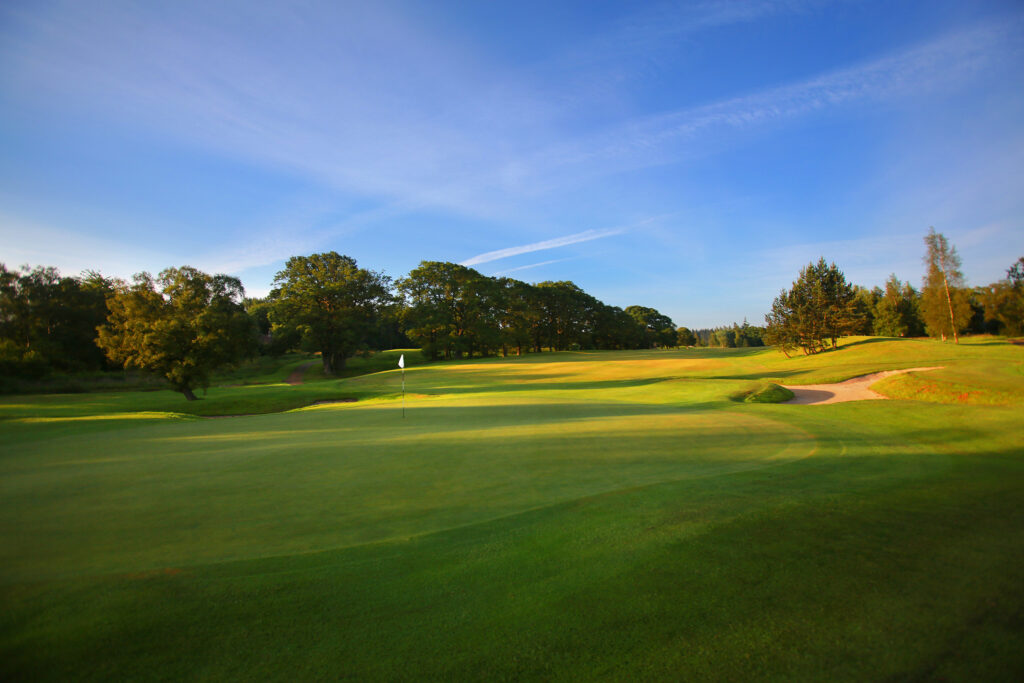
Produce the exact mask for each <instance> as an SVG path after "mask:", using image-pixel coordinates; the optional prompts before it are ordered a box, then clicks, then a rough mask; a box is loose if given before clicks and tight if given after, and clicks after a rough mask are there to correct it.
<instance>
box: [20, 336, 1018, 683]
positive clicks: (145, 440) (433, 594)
mask: <svg viewBox="0 0 1024 683" xmlns="http://www.w3.org/2000/svg"><path fill="white" fill-rule="evenodd" d="M851 342H853V343H848V344H846V345H844V347H843V348H842V349H840V350H839V351H837V352H829V353H826V354H822V355H821V356H816V357H811V358H803V357H801V358H794V359H792V360H788V361H787V360H786V359H784V358H783V357H782V356H781V354H777V353H775V352H772V351H770V350H769V351H765V350H735V351H719V350H700V351H683V350H681V351H671V352H664V351H658V352H644V353H604V354H601V353H575V354H544V355H542V356H528V357H524V358H522V359H506V360H487V361H472V362H466V363H457V364H435V365H423V366H419V367H415V368H411V369H409V370H408V371H407V372H406V379H407V385H408V388H409V395H408V397H407V399H408V400H407V405H406V417H405V418H404V419H403V418H402V417H401V415H402V413H401V406H400V404H399V397H400V379H401V375H400V373H398V372H397V371H388V372H383V373H379V374H373V375H363V376H360V377H353V378H350V379H345V380H342V381H340V382H335V381H325V382H317V383H314V384H312V385H308V386H302V387H285V386H281V387H272V386H268V387H227V388H222V389H218V390H217V393H215V391H214V390H211V392H210V398H208V399H207V400H206V401H201V402H197V403H202V404H205V405H213V406H215V407H216V406H221V407H233V406H236V405H239V404H240V403H241V402H244V401H252V402H253V403H256V404H259V403H260V402H261V401H266V402H267V404H273V403H274V402H275V401H281V402H282V403H285V402H286V400H285V399H284V398H282V397H283V396H286V395H288V392H292V393H293V395H301V396H302V397H303V399H306V398H309V397H310V396H311V395H314V394H315V393H316V391H319V389H316V387H317V386H318V385H321V384H322V385H324V386H330V387H332V389H331V390H332V391H336V393H337V394H338V395H342V394H345V395H356V394H358V395H360V396H363V397H364V400H362V401H360V402H358V403H355V404H335V405H324V406H317V407H313V408H305V409H301V410H297V411H293V412H288V413H282V414H272V415H259V416H255V417H242V418H228V419H221V420H207V419H201V418H197V417H194V416H187V415H182V414H181V413H180V412H177V411H176V408H178V407H180V406H181V404H182V403H184V402H183V401H179V399H178V398H177V397H174V396H173V395H166V396H161V395H159V392H147V393H145V394H134V395H126V396H124V397H112V396H110V395H107V394H103V395H90V396H49V397H39V396H33V397H17V399H16V400H14V399H12V400H6V399H5V400H4V401H3V402H0V416H3V419H0V438H2V441H0V536H2V538H3V539H4V543H3V544H2V545H0V558H2V561H0V675H2V676H3V677H4V678H5V679H34V680H38V679H49V680H67V679H76V680H79V679H92V680H99V679H102V680H109V679H125V678H161V679H182V678H185V679H192V678H204V679H235V680H250V679H257V678H258V679H288V680H294V679H296V678H298V679H310V678H331V679H334V678H354V679H396V680H401V679H406V680H410V679H411V680H424V679H427V680H437V679H445V680H465V679H487V680H508V679H544V680H549V679H578V680H592V679H595V678H602V679H623V680H626V679H628V680H636V679H664V680H680V679H729V680H746V679H752V678H754V679H765V678H773V679H780V680H781V679H785V680H792V679H818V680H824V679H827V680H864V679H900V680H902V679H910V680H916V679H929V680H930V679H947V680H980V679H985V680H1013V679H1019V678H1020V676H1021V674H1022V673H1024V632H1022V629H1024V509H1022V507H1021V505H1020V500H1022V495H1024V449H1022V446H1021V442H1020V433H1021V427H1022V419H1021V417H1020V410H1019V406H1018V405H1016V404H1015V403H1013V404H1010V405H982V404H980V403H978V402H974V403H966V404H957V405H943V404H938V403H929V402H927V401H921V400H899V401H869V402H862V403H846V404H835V405H825V406H791V405H771V404H757V403H747V402H736V401H735V400H733V399H734V397H735V396H738V395H750V396H753V395H757V394H758V393H759V392H765V391H766V390H770V384H772V383H775V382H778V381H783V380H784V381H785V382H786V383H792V384H800V383H818V382H825V381H834V380H838V379H847V378H849V377H853V376H857V375H863V374H867V373H869V372H874V371H878V370H885V369H896V368H905V367H914V366H921V365H944V366H945V367H946V370H943V371H935V372H934V373H929V374H928V375H921V376H919V378H929V379H930V377H931V375H932V374H935V375H939V373H947V374H945V375H942V376H940V377H939V379H940V381H955V382H959V383H963V384H964V385H965V386H970V387H975V388H976V390H978V391H988V392H1000V393H1003V394H1008V395H1009V396H1010V397H1011V398H1012V399H1013V401H1016V402H1019V401H1020V400H1021V396H1022V394H1024V381H1022V378H1021V375H1020V367H1021V362H1022V361H1024V349H1022V348H1020V347H1013V346H1010V345H1007V344H1003V343H1001V342H1000V340H997V339H987V340H981V341H980V342H977V341H975V343H971V344H963V345H961V347H959V348H956V347H954V346H953V345H952V344H948V345H942V344H939V343H935V342H925V341H896V340H882V341H877V340H872V339H863V340H851ZM407 360H408V357H407ZM943 377H945V379H943ZM221 391H223V393H219V392H221ZM277 391H281V392H282V394H280V395H278V394H276V393H274V392H277ZM248 392H254V393H251V394H250V393H248ZM262 392H267V393H262ZM243 397H244V398H243ZM915 398H919V397H918V396H917V395H916V394H915ZM147 401H148V403H147ZM218 401H220V402H219V403H218ZM1011 403H1012V402H1011Z"/></svg>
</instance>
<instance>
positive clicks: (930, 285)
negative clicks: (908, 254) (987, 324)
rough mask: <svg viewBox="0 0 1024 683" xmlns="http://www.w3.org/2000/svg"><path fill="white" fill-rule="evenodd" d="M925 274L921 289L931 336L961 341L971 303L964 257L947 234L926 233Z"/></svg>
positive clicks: (925, 322) (926, 323) (969, 315)
mask: <svg viewBox="0 0 1024 683" xmlns="http://www.w3.org/2000/svg"><path fill="white" fill-rule="evenodd" d="M924 243H925V247H926V248H927V249H926V252H925V256H924V264H925V276H924V287H923V289H922V291H921V317H922V318H923V319H924V324H925V328H926V330H927V332H928V334H929V335H931V336H933V337H941V338H942V340H943V341H945V340H946V338H947V337H949V336H952V337H953V340H954V341H955V342H957V343H960V332H962V331H964V330H965V329H967V326H968V325H969V324H970V321H971V316H972V312H971V305H970V303H969V301H968V294H967V291H966V289H965V287H964V276H963V273H962V272H960V256H959V255H958V254H957V253H956V247H952V246H950V244H949V241H948V240H947V239H946V236H945V235H943V234H942V233H940V232H935V228H929V230H928V234H927V235H925V238H924Z"/></svg>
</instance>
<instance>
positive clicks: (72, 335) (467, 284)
mask: <svg viewBox="0 0 1024 683" xmlns="http://www.w3.org/2000/svg"><path fill="white" fill-rule="evenodd" d="M677 343H678V332H677V330H676V328H675V325H674V323H673V322H672V320H671V319H670V318H669V317H668V316H666V315H663V314H662V313H660V312H658V311H657V310H656V309H653V308H649V307H644V306H629V307H627V308H625V309H623V308H619V307H616V306H609V305H607V304H605V303H603V302H601V301H599V300H598V299H596V298H595V297H593V296H591V295H590V294H587V293H586V292H585V291H583V290H582V289H581V288H580V287H578V286H577V285H576V284H574V283H572V282H566V281H562V282H540V283H536V284H529V283H526V282H521V281H519V280H513V279H510V278H496V277H488V276H485V275H483V274H481V273H479V272H477V271H476V270H474V269H472V268H468V267H466V266H462V265H459V264H455V263H447V262H438V261H424V262H422V263H421V264H420V265H419V266H418V267H417V268H416V269H414V270H413V271H412V272H410V273H409V274H408V275H407V276H406V277H404V278H401V279H399V280H397V281H393V280H392V279H391V278H390V277H388V276H387V275H385V274H384V273H381V272H377V271H372V270H368V269H365V268H361V267H359V265H358V264H357V262H356V261H355V259H353V258H351V257H349V256H343V255H341V254H338V253H336V252H327V253H320V254H312V255H310V256H293V257H291V258H289V259H288V260H287V262H286V263H285V266H284V268H283V269H282V270H281V271H280V272H278V273H277V275H276V276H275V278H274V281H273V289H272V290H271V292H270V294H269V295H268V296H267V297H264V298H245V296H244V290H243V288H242V284H241V282H240V281H239V280H238V279H237V278H234V277H230V276H228V275H209V274H207V273H204V272H202V271H200V270H198V269H196V268H192V267H189V266H183V267H180V268H168V269H166V270H164V271H162V272H160V273H159V274H158V275H157V276H155V277H154V276H153V275H151V274H149V273H145V272H144V273H139V274H137V275H135V276H134V277H133V278H132V279H131V281H124V280H118V279H114V278H104V277H103V276H102V275H100V274H99V273H95V272H91V271H89V272H86V273H84V274H83V275H81V276H79V277H67V276H61V275H60V273H59V272H58V271H57V270H56V269H55V268H44V267H37V268H35V269H29V268H28V267H23V268H22V269H21V270H20V271H13V270H8V269H7V268H6V267H5V266H4V265H2V264H0V375H3V376H7V377H24V378H39V377H42V376H44V375H46V374H47V373H50V372H53V371H59V372H67V373H71V372H81V371H89V370H113V369H119V368H127V369H132V368H135V369H141V370H146V371H150V372H153V373H155V374H157V375H159V376H161V377H163V378H165V379H166V381H167V382H168V383H169V384H170V385H171V387H172V388H174V389H175V390H176V391H180V392H181V393H182V394H184V395H185V397H186V398H188V399H189V400H192V399H195V398H196V396H195V391H194V390H195V389H197V388H204V387H207V386H209V382H210V378H211V375H212V373H213V372H214V371H215V370H216V369H217V368H219V367H222V366H224V365H230V364H231V363H233V362H237V361H240V360H243V359H245V358H248V357H251V356H253V355H255V354H260V353H263V354H275V355H276V354H281V353H284V352H287V351H290V350H293V349H302V350H306V351H315V352H318V353H319V354H320V357H321V361H322V363H323V369H324V373H325V374H327V375H336V374H338V373H339V372H341V371H342V370H344V368H345V364H346V361H347V359H349V358H351V357H352V356H353V355H355V354H357V353H360V352H364V351H368V350H374V349H387V348H397V347H408V346H412V345H416V346H419V347H421V348H422V349H423V352H424V354H425V355H426V356H427V357H428V358H429V359H432V360H437V359H459V358H471V357H482V356H490V355H498V354H500V355H510V354H516V355H519V354H523V353H537V352H542V351H544V350H552V351H564V350H575V349H640V348H657V347H667V346H676V344H677Z"/></svg>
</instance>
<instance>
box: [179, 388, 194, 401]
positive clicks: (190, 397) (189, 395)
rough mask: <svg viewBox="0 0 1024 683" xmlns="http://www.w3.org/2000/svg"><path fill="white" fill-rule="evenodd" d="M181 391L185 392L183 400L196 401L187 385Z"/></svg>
mask: <svg viewBox="0 0 1024 683" xmlns="http://www.w3.org/2000/svg"><path fill="white" fill-rule="evenodd" d="M181 393H183V394H185V400H186V401H196V400H198V399H197V397H196V395H195V394H193V393H192V389H190V388H189V387H185V388H184V389H182V390H181Z"/></svg>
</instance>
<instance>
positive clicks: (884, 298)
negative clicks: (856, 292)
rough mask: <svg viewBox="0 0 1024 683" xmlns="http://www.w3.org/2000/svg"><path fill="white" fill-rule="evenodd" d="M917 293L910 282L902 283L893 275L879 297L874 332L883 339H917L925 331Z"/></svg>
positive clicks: (875, 312) (876, 305) (876, 304)
mask: <svg viewBox="0 0 1024 683" xmlns="http://www.w3.org/2000/svg"><path fill="white" fill-rule="evenodd" d="M918 299H919V295H918V293H917V291H916V290H915V289H914V288H913V287H912V286H911V285H910V283H909V282H905V283H900V280H899V278H897V277H896V274H895V273H893V274H892V275H890V276H889V279H888V280H886V281H885V291H884V292H882V293H881V295H880V296H879V297H878V301H877V303H875V310H874V325H873V328H872V331H873V332H874V333H875V334H877V335H879V336H882V337H916V336H918V335H920V334H921V333H922V331H923V325H922V323H921V318H920V314H919V312H918Z"/></svg>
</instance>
